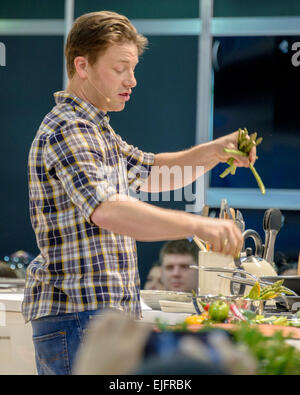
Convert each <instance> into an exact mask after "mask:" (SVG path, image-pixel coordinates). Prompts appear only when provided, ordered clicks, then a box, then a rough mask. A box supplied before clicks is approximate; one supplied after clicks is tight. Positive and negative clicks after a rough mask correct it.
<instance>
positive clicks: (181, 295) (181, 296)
mask: <svg viewBox="0 0 300 395" xmlns="http://www.w3.org/2000/svg"><path fill="white" fill-rule="evenodd" d="M141 298H142V299H143V301H144V303H145V304H146V305H148V306H149V307H151V308H152V309H154V310H160V309H161V307H160V304H159V301H160V300H171V301H175V302H186V303H188V302H191V300H192V294H191V293H189V292H178V291H161V290H156V289H155V290H141Z"/></svg>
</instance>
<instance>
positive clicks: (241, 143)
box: [220, 128, 266, 195]
mask: <svg viewBox="0 0 300 395" xmlns="http://www.w3.org/2000/svg"><path fill="white" fill-rule="evenodd" d="M256 136H257V133H252V134H250V135H248V130H247V129H246V128H245V129H241V128H239V133H238V142H237V146H238V149H229V148H225V149H224V151H225V152H227V153H228V154H233V155H240V156H248V155H249V152H250V151H251V149H252V148H253V147H254V146H258V145H259V144H260V143H261V142H262V137H259V138H258V139H257V138H256ZM227 164H228V165H229V166H228V168H227V169H225V170H224V171H223V173H222V174H220V177H221V178H224V177H226V176H227V175H228V174H232V175H234V174H235V171H236V165H235V164H234V158H229V159H228V161H227ZM249 168H250V170H251V171H252V173H253V175H254V177H255V179H256V182H257V184H258V186H259V189H260V191H261V193H262V194H263V195H264V194H265V193H266V188H265V186H264V184H263V182H262V180H261V178H260V176H259V174H258V173H257V171H256V169H255V167H254V166H253V165H252V164H251V163H249Z"/></svg>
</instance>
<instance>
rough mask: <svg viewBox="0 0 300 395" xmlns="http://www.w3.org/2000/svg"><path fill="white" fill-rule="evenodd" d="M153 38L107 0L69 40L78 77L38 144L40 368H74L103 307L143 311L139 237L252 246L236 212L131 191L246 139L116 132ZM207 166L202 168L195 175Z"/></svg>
mask: <svg viewBox="0 0 300 395" xmlns="http://www.w3.org/2000/svg"><path fill="white" fill-rule="evenodd" d="M146 44H147V39H146V38H145V37H143V36H142V35H140V34H138V33H137V31H136V29H135V28H134V27H133V25H132V24H131V23H130V21H129V20H128V19H127V18H126V17H125V16H122V15H119V14H116V13H114V12H109V11H103V12H94V13H89V14H85V15H82V16H81V17H79V18H78V19H77V20H76V21H75V22H74V24H73V27H72V29H71V31H70V33H69V36H68V39H67V43H66V48H65V56H66V64H67V71H68V77H69V83H68V86H67V89H66V90H65V91H62V92H56V93H55V94H54V97H55V102H56V105H55V107H53V108H52V110H51V111H50V112H49V113H48V114H47V115H46V116H45V118H44V119H43V121H42V123H41V125H40V128H39V130H38V132H37V134H36V137H35V139H34V141H33V143H32V146H31V149H30V153H29V161H28V179H29V197H30V216H31V221H32V226H33V229H34V231H35V234H36V239H37V244H38V247H39V249H40V255H38V256H37V257H36V259H35V260H34V261H32V262H31V264H30V265H29V267H28V269H27V276H26V287H25V294H24V302H23V314H24V317H25V320H26V322H28V321H31V324H32V328H33V341H34V345H35V352H36V363H37V370H38V373H39V374H70V373H71V372H72V363H73V360H74V357H75V354H76V351H77V349H78V346H79V344H80V342H81V340H82V336H83V332H84V329H85V328H86V326H87V324H88V322H89V320H90V318H91V317H92V316H93V315H94V314H101V312H102V311H104V309H106V308H112V309H117V310H122V311H123V312H125V313H128V314H129V315H130V316H132V317H134V318H140V316H141V308H140V293H139V290H140V279H139V274H138V267H137V255H136V240H139V241H157V240H176V239H182V238H186V237H190V236H192V235H196V236H198V237H199V238H201V239H203V240H205V241H206V242H207V243H209V244H210V246H211V250H213V251H216V252H220V253H223V254H230V255H232V256H236V255H237V254H238V253H239V251H240V249H241V248H242V244H243V240H242V234H241V232H240V231H239V229H238V228H237V227H236V226H235V224H234V223H233V221H230V220H220V219H214V218H205V217H201V216H198V215H194V214H192V213H186V212H184V211H176V210H169V209H163V208H159V207H155V206H153V205H150V204H148V203H147V202H143V201H140V200H138V199H135V198H133V197H131V196H129V188H132V189H133V190H138V189H141V190H143V191H146V192H147V191H149V192H151V191H152V190H153V189H155V190H163V185H162V184H163V183H162V182H161V179H160V178H158V179H156V180H155V179H153V177H152V176H153V172H151V169H153V168H155V167H156V168H160V167H162V166H167V167H169V168H170V167H172V166H175V165H176V166H179V167H181V168H183V167H184V166H193V168H195V167H196V166H203V168H204V171H209V170H210V169H212V168H213V167H214V166H216V165H217V164H218V163H220V162H226V161H227V160H228V158H229V155H228V154H226V153H225V152H224V148H225V147H227V148H236V146H237V132H234V133H231V134H228V135H226V136H224V137H221V138H219V139H217V140H214V141H210V142H207V143H205V144H201V145H198V146H195V147H193V148H191V149H188V150H185V151H181V152H170V153H159V154H153V153H146V152H143V151H141V150H139V149H138V148H136V147H133V146H131V145H129V144H128V143H126V142H125V141H124V140H122V138H121V137H120V136H119V135H118V134H116V133H115V131H114V130H113V129H112V127H111V126H110V123H109V117H108V113H109V112H112V111H122V110H123V109H124V108H125V105H126V102H127V101H128V100H130V96H131V94H132V93H133V89H134V87H135V86H136V83H137V82H136V79H135V76H134V70H135V67H136V65H137V63H138V60H139V56H140V55H141V54H142V53H143V51H144V49H145V47H146ZM232 156H233V155H232V154H230V157H232ZM255 157H256V152H255V149H253V150H252V151H251V152H250V155H249V158H244V157H238V156H237V157H236V158H235V162H236V165H237V166H246V167H247V166H248V165H249V160H250V161H251V162H252V163H254V161H255ZM195 178H196V172H194V173H193V174H192V179H191V180H190V181H193V180H194V179H195ZM183 186H184V185H182V187H183ZM174 187H175V185H174V184H172V183H171V185H170V189H172V188H174ZM177 187H178V185H177V186H176V188H177Z"/></svg>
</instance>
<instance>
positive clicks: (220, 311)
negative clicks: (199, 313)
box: [208, 300, 229, 322]
mask: <svg viewBox="0 0 300 395" xmlns="http://www.w3.org/2000/svg"><path fill="white" fill-rule="evenodd" d="M208 313H209V316H210V318H211V319H212V320H213V321H216V322H224V321H225V320H226V318H227V317H228V313H229V306H228V304H227V303H226V302H223V301H222V300H216V301H215V302H213V303H211V305H210V306H209V308H208Z"/></svg>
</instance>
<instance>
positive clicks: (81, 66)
mask: <svg viewBox="0 0 300 395" xmlns="http://www.w3.org/2000/svg"><path fill="white" fill-rule="evenodd" d="M74 66H75V70H76V72H77V74H78V76H79V77H80V78H82V79H84V80H85V79H87V78H88V72H87V69H88V61H87V59H86V58H85V57H84V56H76V58H75V59H74Z"/></svg>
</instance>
